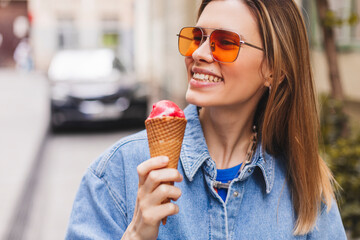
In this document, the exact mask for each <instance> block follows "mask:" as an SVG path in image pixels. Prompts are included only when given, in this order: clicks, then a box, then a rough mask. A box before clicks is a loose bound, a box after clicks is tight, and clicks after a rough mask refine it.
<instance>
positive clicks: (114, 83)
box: [0, 0, 360, 240]
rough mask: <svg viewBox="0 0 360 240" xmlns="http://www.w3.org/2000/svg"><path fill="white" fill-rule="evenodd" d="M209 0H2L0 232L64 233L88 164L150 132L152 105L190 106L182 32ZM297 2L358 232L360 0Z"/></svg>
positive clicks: (327, 150)
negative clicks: (122, 141) (137, 134)
mask: <svg viewBox="0 0 360 240" xmlns="http://www.w3.org/2000/svg"><path fill="white" fill-rule="evenodd" d="M200 2H201V1H200V0H171V1H170V0H107V1H100V0H61V1H58V0H0V156H1V160H0V239H4V240H20V239H24V240H35V239H36V240H45V239H46V240H48V239H55V240H57V239H59V240H60V239H64V237H65V232H66V227H67V223H68V219H69V216H70V212H71V207H72V202H73V200H74V197H75V194H76V191H77V188H78V186H79V184H80V181H81V177H82V175H83V174H84V172H85V170H86V168H87V167H88V166H89V164H90V163H91V162H92V161H94V160H95V159H96V158H97V157H98V156H99V155H100V154H101V153H102V152H103V151H104V150H106V149H107V148H108V147H110V146H111V145H112V144H114V143H115V142H116V141H117V140H118V139H120V138H122V137H124V136H127V135H129V134H132V133H135V132H137V131H139V130H142V129H144V125H143V121H144V119H145V117H146V116H147V114H148V112H149V110H150V108H151V106H152V104H153V103H154V102H156V101H158V100H160V99H169V100H172V101H174V102H175V103H177V104H178V105H179V106H181V107H185V106H186V102H185V99H184V94H185V91H186V88H187V79H186V71H185V64H184V60H183V57H182V56H180V54H178V50H177V37H176V34H177V33H178V31H179V30H180V29H181V27H183V26H192V25H195V23H196V14H197V13H196V10H197V8H198V6H199V4H200ZM297 3H298V4H299V6H300V8H301V9H302V12H303V14H304V17H305V21H306V25H307V28H308V34H309V41H310V46H311V58H312V64H313V71H314V76H315V80H316V86H317V90H318V92H319V99H320V107H321V109H322V113H321V124H322V134H323V136H324V140H322V142H323V143H322V151H323V152H322V153H321V154H322V156H324V158H325V159H326V160H327V161H328V163H329V165H330V167H331V168H332V170H333V171H334V174H335V178H336V180H337V181H338V182H339V184H340V185H341V186H342V187H343V192H340V194H342V195H343V197H342V200H341V203H340V205H341V208H340V210H341V214H342V217H343V220H344V224H345V226H346V229H347V231H348V233H349V239H357V238H359V237H360V127H359V123H360V80H359V76H360V24H359V23H358V22H359V15H360V0H343V1H338V0H327V1H325V0H316V1H313V0H302V1H301V0H298V1H297ZM330 30H331V31H330ZM329 31H330V33H331V34H329ZM331 40H334V41H333V42H331ZM332 47H333V48H332ZM334 56H335V57H334ZM334 83H337V85H336V84H335V85H334ZM299 117H303V116H299Z"/></svg>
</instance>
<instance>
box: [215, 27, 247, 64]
mask: <svg viewBox="0 0 360 240" xmlns="http://www.w3.org/2000/svg"><path fill="white" fill-rule="evenodd" d="M210 47H211V51H212V54H213V57H214V58H215V59H216V60H218V61H220V62H233V61H235V60H236V58H237V56H238V53H239V49H240V36H239V35H238V34H236V33H234V32H230V31H225V30H215V31H213V32H212V33H211V36H210Z"/></svg>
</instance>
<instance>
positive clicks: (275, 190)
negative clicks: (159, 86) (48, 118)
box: [66, 105, 346, 240]
mask: <svg viewBox="0 0 360 240" xmlns="http://www.w3.org/2000/svg"><path fill="white" fill-rule="evenodd" d="M185 115H186V118H187V120H188V123H187V126H186V131H185V136H184V140H183V145H182V149H181V154H180V162H181V164H179V167H178V170H179V171H180V173H181V174H182V175H183V176H184V180H183V181H182V182H180V183H175V185H176V186H178V187H179V188H180V189H181V191H182V195H181V197H180V198H179V200H178V201H177V202H176V204H178V205H179V209H180V212H179V213H178V214H177V215H174V216H169V217H168V219H167V223H166V225H165V226H164V225H160V229H159V235H158V239H193V240H195V239H196V240H199V239H201V240H202V239H214V240H215V239H277V240H278V239H286V240H289V239H336V240H341V239H346V235H345V231H344V227H343V224H342V221H341V217H340V213H339V210H338V207H337V205H336V202H335V201H334V202H333V205H332V208H331V210H330V211H329V212H327V211H326V207H323V209H322V210H321V212H320V213H319V215H318V219H317V222H316V227H315V228H314V230H313V231H312V232H310V233H309V234H307V235H302V236H294V235H293V229H294V223H295V213H294V209H293V204H292V201H291V194H290V188H289V184H288V182H287V181H286V169H285V164H284V160H283V159H281V158H274V157H272V156H271V155H269V154H267V153H266V152H263V150H262V148H261V144H258V146H257V149H256V151H255V153H254V155H253V159H252V161H251V163H249V164H247V165H246V166H244V168H243V169H242V170H241V172H240V174H239V175H238V177H237V178H235V179H234V180H233V181H232V182H231V184H230V187H229V189H228V195H227V198H226V201H225V202H224V201H223V200H222V199H221V198H220V197H219V195H218V194H217V193H216V191H215V190H214V188H213V184H214V180H215V179H216V172H217V171H216V166H215V162H214V161H213V160H212V159H211V157H210V155H209V151H208V149H207V145H206V141H205V138H204V135H203V131H202V128H201V124H200V121H199V118H198V114H197V109H196V106H194V105H189V106H188V107H187V108H186V109H185ZM149 158H150V154H149V148H148V142H147V138H146V131H141V132H139V133H137V134H134V135H131V136H128V137H126V138H124V139H121V140H119V141H118V142H117V143H116V144H115V145H114V146H113V147H111V148H110V149H109V150H108V151H106V152H105V153H104V154H103V155H102V156H100V158H99V159H98V160H97V161H95V162H94V163H93V164H92V165H91V166H90V167H89V168H88V170H87V172H86V173H85V176H84V177H83V179H82V182H81V185H80V188H79V190H78V193H77V196H76V199H75V201H74V206H73V210H72V214H71V218H70V222H69V227H68V231H67V236H66V239H121V237H122V235H123V233H124V231H125V230H126V228H127V226H128V225H129V223H130V222H131V220H132V217H133V214H134V208H135V201H136V196H137V188H138V175H137V170H136V167H137V166H138V165H139V164H140V163H141V162H143V161H145V160H147V159H149Z"/></svg>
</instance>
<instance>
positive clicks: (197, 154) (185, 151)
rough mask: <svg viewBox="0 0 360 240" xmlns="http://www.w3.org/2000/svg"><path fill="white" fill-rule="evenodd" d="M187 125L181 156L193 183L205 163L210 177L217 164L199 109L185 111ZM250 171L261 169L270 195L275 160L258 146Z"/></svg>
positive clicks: (193, 106) (190, 106)
mask: <svg viewBox="0 0 360 240" xmlns="http://www.w3.org/2000/svg"><path fill="white" fill-rule="evenodd" d="M184 113H185V116H186V119H187V125H186V130H185V135H184V140H183V145H182V150H181V155H180V160H181V163H182V166H183V168H184V171H185V175H186V177H187V178H188V179H189V181H192V180H193V178H194V176H195V174H196V173H197V171H198V170H199V169H200V167H201V166H202V165H203V164H204V163H205V168H206V169H207V172H208V173H210V175H213V176H212V177H214V174H215V163H214V161H212V160H211V157H210V154H209V151H208V148H207V145H206V141H205V137H204V134H203V130H202V127H201V124H200V121H199V116H198V113H197V107H196V106H195V105H189V106H187V107H186V108H185V110H184ZM246 167H248V168H249V169H250V168H255V167H259V168H260V169H261V172H262V175H263V177H264V181H265V185H266V192H267V193H270V192H271V189H272V187H273V184H274V169H275V159H274V158H273V157H272V156H271V155H269V154H267V153H266V152H265V151H263V150H262V146H261V143H259V144H258V147H257V148H256V151H255V154H254V156H253V159H252V162H251V163H250V164H249V165H248V166H246Z"/></svg>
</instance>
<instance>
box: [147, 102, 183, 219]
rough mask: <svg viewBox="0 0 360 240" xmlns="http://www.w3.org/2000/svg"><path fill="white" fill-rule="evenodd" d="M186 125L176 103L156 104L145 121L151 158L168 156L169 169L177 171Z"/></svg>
mask: <svg viewBox="0 0 360 240" xmlns="http://www.w3.org/2000/svg"><path fill="white" fill-rule="evenodd" d="M186 123H187V120H186V119H185V114H184V112H183V111H182V110H181V109H180V108H179V107H178V106H177V105H176V104H175V103H173V102H171V101H168V100H162V101H159V102H157V103H155V104H154V105H153V110H152V112H151V114H150V115H149V117H148V118H147V119H146V121H145V127H146V132H147V138H148V142H149V149H150V156H151V157H158V156H167V157H168V158H169V163H168V166H167V167H169V168H175V169H177V167H178V162H179V157H180V151H181V145H182V141H183V138H184V133H185V127H186ZM170 184H172V183H170ZM165 223H166V218H165V219H163V224H164V225H165Z"/></svg>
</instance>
